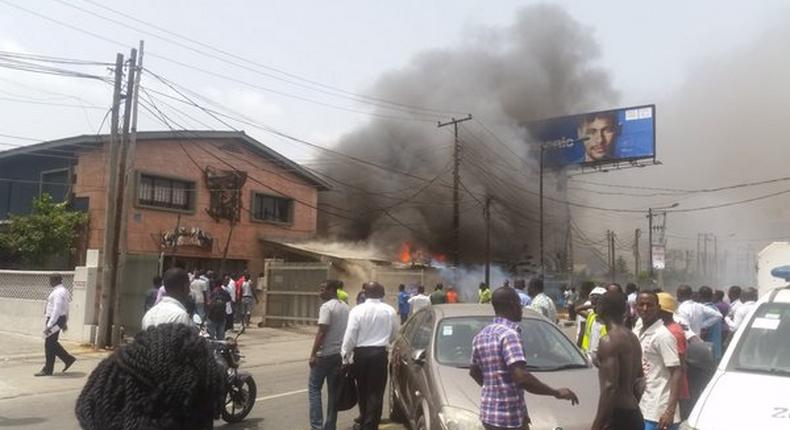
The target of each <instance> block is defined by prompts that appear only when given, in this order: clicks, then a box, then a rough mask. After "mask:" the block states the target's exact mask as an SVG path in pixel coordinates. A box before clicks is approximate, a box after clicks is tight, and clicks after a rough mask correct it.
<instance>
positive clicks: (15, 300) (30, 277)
mask: <svg viewBox="0 0 790 430" xmlns="http://www.w3.org/2000/svg"><path fill="white" fill-rule="evenodd" d="M3 272H4V274H6V275H8V274H10V273H9V272H11V271H3ZM61 273H63V274H64V275H70V274H71V273H73V276H74V280H73V287H72V290H71V302H70V303H69V320H68V330H67V331H66V332H64V333H62V334H61V337H62V338H63V339H66V340H72V341H76V342H82V343H92V342H93V339H94V335H95V323H96V321H95V320H96V310H95V300H94V297H95V293H96V275H97V269H96V268H95V267H77V268H76V269H75V270H74V272H61ZM16 275H17V276H16V278H17V279H24V280H26V281H27V282H28V283H29V287H30V288H35V289H40V288H41V279H42V277H44V279H46V276H48V275H47V274H46V273H45V272H30V271H18V272H17V273H16ZM17 282H19V281H17ZM23 282H24V281H23ZM36 296H39V297H40V296H42V294H36ZM46 306H47V301H46V299H42V298H20V297H18V296H17V297H13V296H12V295H11V294H3V295H2V296H0V329H2V330H4V331H10V332H15V333H21V334H26V335H31V336H43V333H42V332H43V330H44V323H45V321H46V318H45V316H44V312H45V311H46Z"/></svg>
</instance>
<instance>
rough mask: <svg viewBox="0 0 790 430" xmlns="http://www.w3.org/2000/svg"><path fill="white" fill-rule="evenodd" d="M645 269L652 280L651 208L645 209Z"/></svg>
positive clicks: (653, 273) (653, 271)
mask: <svg viewBox="0 0 790 430" xmlns="http://www.w3.org/2000/svg"><path fill="white" fill-rule="evenodd" d="M647 269H648V272H650V278H651V279H652V278H653V275H655V270H654V269H653V208H648V209H647Z"/></svg>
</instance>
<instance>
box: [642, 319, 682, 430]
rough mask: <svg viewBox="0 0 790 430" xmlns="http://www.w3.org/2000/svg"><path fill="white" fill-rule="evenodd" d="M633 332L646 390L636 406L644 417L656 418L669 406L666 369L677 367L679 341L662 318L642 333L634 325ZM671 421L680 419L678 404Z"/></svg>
mask: <svg viewBox="0 0 790 430" xmlns="http://www.w3.org/2000/svg"><path fill="white" fill-rule="evenodd" d="M640 321H641V319H640ZM640 326H641V324H640ZM640 330H641V327H640ZM634 333H635V334H636V335H637V336H639V343H640V344H641V345H642V371H643V372H644V374H645V392H644V394H642V400H641V401H640V402H639V409H640V410H641V411H642V416H643V417H644V419H645V420H648V421H658V420H660V419H661V415H663V414H664V411H666V410H667V406H669V378H670V376H671V373H670V371H669V368H670V367H677V366H680V356H679V355H678V343H677V340H676V339H675V336H673V335H672V333H671V332H670V331H669V329H668V328H666V327H665V326H664V321H662V320H661V319H658V320H656V322H654V323H653V324H652V325H651V326H650V327H648V328H647V329H645V331H644V332H643V333H640V332H639V330H637V329H636V328H635V329H634ZM676 406H677V405H676ZM673 422H675V423H679V422H680V408H678V407H676V408H675V418H674V420H673Z"/></svg>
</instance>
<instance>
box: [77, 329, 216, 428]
mask: <svg viewBox="0 0 790 430" xmlns="http://www.w3.org/2000/svg"><path fill="white" fill-rule="evenodd" d="M209 348H210V347H209V345H208V343H207V342H206V340H205V339H203V338H202V337H200V336H198V334H197V332H196V331H195V330H194V329H193V328H191V327H187V326H186V325H184V324H162V325H158V326H155V327H151V328H149V329H148V330H146V331H144V332H141V333H140V334H138V335H137V336H136V337H135V339H134V342H132V343H130V344H128V345H125V346H123V347H121V348H119V349H118V350H116V351H115V352H113V354H112V355H111V356H109V357H107V358H106V359H104V360H103V361H102V362H101V363H99V365H98V366H97V367H96V369H95V370H94V371H93V372H92V373H91V375H90V377H89V378H88V382H87V383H86V384H85V387H84V388H83V389H82V393H81V394H80V396H79V398H78V399H77V406H76V408H75V412H76V415H77V419H78V420H79V422H80V425H81V426H82V428H83V429H86V430H94V429H95V430H132V429H134V430H139V429H150V430H154V429H156V430H171V429H173V430H175V429H210V428H212V427H213V424H214V416H215V412H216V411H217V407H218V404H219V403H220V402H219V401H218V399H221V397H222V392H223V391H222V390H223V382H224V380H223V374H222V368H221V367H220V365H219V364H217V362H216V361H215V360H214V357H213V354H212V353H211V351H210V349H209Z"/></svg>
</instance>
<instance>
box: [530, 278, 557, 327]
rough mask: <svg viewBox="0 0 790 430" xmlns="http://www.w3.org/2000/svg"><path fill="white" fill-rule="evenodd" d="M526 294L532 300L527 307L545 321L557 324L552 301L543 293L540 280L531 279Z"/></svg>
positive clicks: (555, 309) (555, 308)
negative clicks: (544, 318) (541, 316)
mask: <svg viewBox="0 0 790 430" xmlns="http://www.w3.org/2000/svg"><path fill="white" fill-rule="evenodd" d="M527 294H529V296H530V297H531V298H532V303H530V305H529V307H530V308H532V309H534V310H535V311H537V312H540V313H541V314H542V315H543V316H544V317H546V319H548V320H549V321H551V322H553V323H555V324H556V323H557V307H556V306H555V305H554V300H551V297H549V296H547V295H546V293H544V292H543V280H542V279H540V278H532V279H530V280H529V285H528V286H527Z"/></svg>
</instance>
